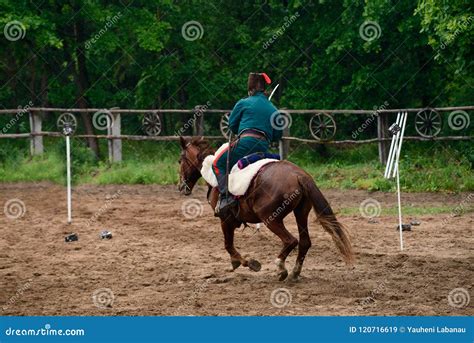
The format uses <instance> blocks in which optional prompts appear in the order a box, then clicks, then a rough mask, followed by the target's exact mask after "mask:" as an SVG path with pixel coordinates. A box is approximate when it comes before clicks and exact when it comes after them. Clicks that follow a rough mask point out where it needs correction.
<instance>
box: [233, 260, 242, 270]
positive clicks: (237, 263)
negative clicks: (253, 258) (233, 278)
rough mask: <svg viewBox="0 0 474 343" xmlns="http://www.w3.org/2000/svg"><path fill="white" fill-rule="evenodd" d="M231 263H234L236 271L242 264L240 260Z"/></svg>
mask: <svg viewBox="0 0 474 343" xmlns="http://www.w3.org/2000/svg"><path fill="white" fill-rule="evenodd" d="M231 263H232V270H236V269H237V268H239V267H240V265H241V264H242V263H240V261H238V260H236V261H231Z"/></svg>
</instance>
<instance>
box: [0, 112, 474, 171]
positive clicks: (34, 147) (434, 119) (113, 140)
mask: <svg viewBox="0 0 474 343" xmlns="http://www.w3.org/2000/svg"><path fill="white" fill-rule="evenodd" d="M472 110H474V106H460V107H442V108H406V109H375V110H324V109H321V110H319V109H314V110H292V109H285V110H281V112H282V113H283V114H284V115H289V116H290V118H291V116H292V115H312V117H311V119H310V124H309V126H310V132H311V134H312V136H313V138H312V139H306V138H299V137H292V136H290V130H289V127H284V130H283V131H284V134H283V139H282V141H281V142H280V145H279V147H280V154H281V155H282V156H283V158H285V157H286V156H287V154H288V150H289V145H290V142H295V141H297V142H304V143H310V144H335V145H341V144H342V145H349V144H371V143H378V147H379V158H380V162H382V163H385V162H386V160H387V152H388V148H389V142H390V140H391V136H390V133H389V130H388V126H389V121H388V115H389V114H391V113H392V114H393V113H399V112H408V113H409V114H410V115H411V116H415V120H416V124H415V125H416V126H417V127H416V130H417V132H418V133H419V134H420V136H407V137H405V138H404V139H405V140H411V141H454V140H456V141H459V140H473V139H474V136H442V137H438V136H437V134H438V133H439V131H440V129H439V130H438V125H441V116H440V114H439V113H445V112H451V114H453V113H454V112H456V113H458V114H459V113H461V115H464V116H466V115H467V117H465V118H466V119H467V125H469V123H470V117H469V114H468V113H467V111H472ZM45 112H55V113H71V114H73V113H94V114H97V113H102V114H104V113H105V114H106V115H107V116H110V118H111V121H110V125H108V126H107V133H106V134H99V135H95V134H94V135H88V134H77V135H74V137H78V138H90V137H95V138H98V139H107V140H108V142H109V144H108V148H109V159H110V161H111V162H117V161H121V160H122V141H123V140H136V141H144V140H151V141H174V140H178V139H179V135H177V134H176V135H173V136H161V135H159V133H160V132H158V135H155V134H156V131H154V134H153V135H122V134H121V116H122V115H139V114H143V115H146V116H152V118H153V116H155V117H158V118H161V116H163V115H172V114H194V117H193V121H192V129H193V134H194V135H204V125H203V121H204V116H205V115H220V116H221V121H220V123H221V132H222V133H223V136H205V135H204V137H205V138H206V139H210V140H223V139H224V134H225V132H224V131H223V130H224V127H223V126H222V125H223V123H224V124H225V118H226V115H227V114H228V113H229V110H221V109H208V108H206V107H205V106H197V107H196V108H194V109H189V110H181V109H150V110H139V109H118V108H112V109H108V110H107V109H99V108H88V109H71V108H40V107H30V108H24V109H2V110H0V115H16V117H18V116H20V115H21V116H22V115H23V114H26V113H28V115H29V121H30V133H19V134H10V133H2V132H5V131H6V132H8V130H5V128H3V129H2V128H0V138H29V139H30V140H31V154H32V155H38V154H42V153H43V137H45V136H49V137H61V136H62V133H61V132H60V131H59V130H58V131H55V132H51V131H42V113H45ZM22 113H23V114H22ZM339 114H353V115H363V116H367V117H368V118H369V119H370V120H371V121H370V122H369V124H368V125H370V124H372V121H375V120H376V121H377V137H376V138H371V139H364V140H360V139H351V140H333V139H332V137H333V136H334V133H335V132H336V121H335V119H334V117H336V118H337V115H339ZM451 114H450V115H451ZM428 117H429V118H428ZM14 119H15V118H14ZM14 119H12V120H11V121H10V122H13V124H15V120H14ZM369 119H367V120H369ZM428 119H429V120H428ZM449 119H451V118H449ZM17 120H18V118H17ZM160 120H161V119H160ZM318 120H319V122H318ZM418 120H420V122H421V124H420V127H422V128H423V127H425V128H426V127H428V126H429V127H430V128H431V129H430V130H431V131H429V132H428V131H423V132H422V131H420V130H419V128H418V125H419V124H418V123H419V122H418ZM313 124H314V125H313ZM428 124H429V125H428ZM7 125H8V124H7ZM160 125H161V124H160ZM312 125H313V126H312ZM10 126H12V125H10ZM323 127H324V129H325V130H326V129H327V130H329V131H331V130H332V129H334V130H333V131H334V132H333V133H332V136H326V137H324V136H321V137H318V136H317V133H318V132H319V133H320V134H322V133H321V132H322V130H323ZM7 129H8V128H7ZM358 130H360V128H358ZM315 131H316V132H315ZM356 131H357V130H356ZM362 131H363V130H362ZM362 131H360V132H362ZM329 133H331V132H329ZM328 137H329V138H328Z"/></svg>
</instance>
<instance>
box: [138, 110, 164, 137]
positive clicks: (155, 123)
mask: <svg viewBox="0 0 474 343" xmlns="http://www.w3.org/2000/svg"><path fill="white" fill-rule="evenodd" d="M162 127H163V125H162V123H161V118H160V116H159V115H158V113H147V114H145V115H144V116H143V119H142V129H143V131H144V132H145V133H146V134H147V135H148V136H159V135H160V133H161V130H162Z"/></svg>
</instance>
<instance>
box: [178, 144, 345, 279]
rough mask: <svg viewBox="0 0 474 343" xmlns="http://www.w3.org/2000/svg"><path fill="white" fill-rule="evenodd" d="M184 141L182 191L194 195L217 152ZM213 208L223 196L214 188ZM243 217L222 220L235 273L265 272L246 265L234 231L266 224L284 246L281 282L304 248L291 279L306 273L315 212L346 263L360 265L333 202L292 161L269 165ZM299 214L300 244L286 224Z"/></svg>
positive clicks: (242, 206)
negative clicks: (287, 265)
mask: <svg viewBox="0 0 474 343" xmlns="http://www.w3.org/2000/svg"><path fill="white" fill-rule="evenodd" d="M180 140H181V148H182V152H181V157H180V159H179V163H180V184H179V186H178V189H179V191H180V192H182V193H184V194H185V195H190V194H191V193H192V189H193V187H194V186H195V184H196V182H197V181H198V180H199V178H200V177H201V172H200V170H201V167H202V162H203V160H204V158H205V157H206V156H208V155H210V154H213V153H214V150H213V149H212V148H211V147H210V146H209V143H208V142H207V141H206V140H204V139H203V138H199V137H194V138H191V139H185V138H183V137H180ZM208 186H209V191H208V201H209V204H210V205H211V206H212V208H213V209H214V208H215V206H216V203H217V196H218V191H217V189H216V188H212V187H211V186H210V185H208ZM238 207H239V209H238V214H237V216H232V217H228V218H226V219H225V220H222V219H221V227H222V231H223V233H224V240H225V249H226V250H227V252H228V253H229V254H230V258H231V263H232V267H233V269H236V268H238V267H239V266H240V265H243V266H244V267H249V268H250V269H251V270H254V271H259V270H260V268H261V265H260V263H259V262H258V261H256V260H246V259H244V258H243V257H242V256H241V255H240V253H239V252H238V251H237V250H236V249H235V247H234V231H235V229H236V228H238V227H239V226H240V225H241V224H242V223H262V222H263V223H265V225H266V226H267V227H268V228H269V229H270V230H271V231H272V232H273V233H274V234H276V235H277V236H278V237H280V239H281V240H282V242H283V249H282V250H281V251H280V254H279V255H278V258H277V259H276V261H275V263H276V264H277V267H278V275H279V279H280V280H284V279H286V278H287V277H288V271H287V269H286V268H285V260H286V258H287V256H288V255H289V254H290V253H291V251H293V249H294V248H295V247H296V246H298V257H297V258H296V263H295V266H294V268H293V271H292V272H291V274H290V280H296V279H297V278H298V276H299V275H300V273H301V269H302V266H303V261H304V258H305V256H306V253H307V252H308V249H309V248H310V247H311V240H310V237H309V232H308V215H309V212H310V211H311V208H314V210H315V212H316V214H317V220H318V221H319V223H320V224H321V225H322V226H323V228H324V230H326V232H328V233H329V234H330V235H331V237H332V239H333V241H334V243H335V244H336V246H337V248H338V249H339V251H340V253H341V254H342V256H343V258H344V260H345V261H346V262H347V263H349V264H351V263H352V262H353V260H354V255H353V252H352V246H351V242H350V240H349V236H348V234H347V232H346V230H345V229H344V227H343V226H342V225H341V224H340V223H339V222H338V221H337V219H336V216H335V215H334V213H333V211H332V209H331V207H330V206H329V203H328V202H327V200H326V199H325V198H324V196H323V194H322V193H321V191H320V190H319V189H318V187H317V186H316V184H315V183H314V181H313V178H312V177H311V176H310V175H309V174H308V173H306V172H305V171H304V170H302V169H301V168H299V167H297V166H296V165H294V164H293V163H290V162H288V161H280V162H275V163H270V164H267V165H265V166H264V167H263V168H262V169H261V170H260V171H259V172H258V174H257V175H256V176H255V178H254V179H253V181H252V183H251V184H250V186H249V188H248V190H247V193H246V194H245V195H244V196H242V197H240V198H239V206H238ZM290 212H293V213H294V215H295V217H296V223H297V225H298V231H299V241H298V240H297V239H296V238H295V237H294V236H293V235H292V234H291V233H290V232H289V231H288V230H287V229H286V228H285V225H284V224H283V219H284V218H285V217H286V216H287V215H288V214H289V213H290Z"/></svg>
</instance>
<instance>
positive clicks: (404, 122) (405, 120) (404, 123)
mask: <svg viewBox="0 0 474 343" xmlns="http://www.w3.org/2000/svg"><path fill="white" fill-rule="evenodd" d="M407 117H408V112H405V113H403V115H402V126H401V132H400V142H399V145H398V149H397V163H395V169H394V171H393V176H395V172H396V171H397V170H398V161H399V160H400V151H401V150H402V143H403V135H404V134H405V125H406V123H407Z"/></svg>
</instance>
